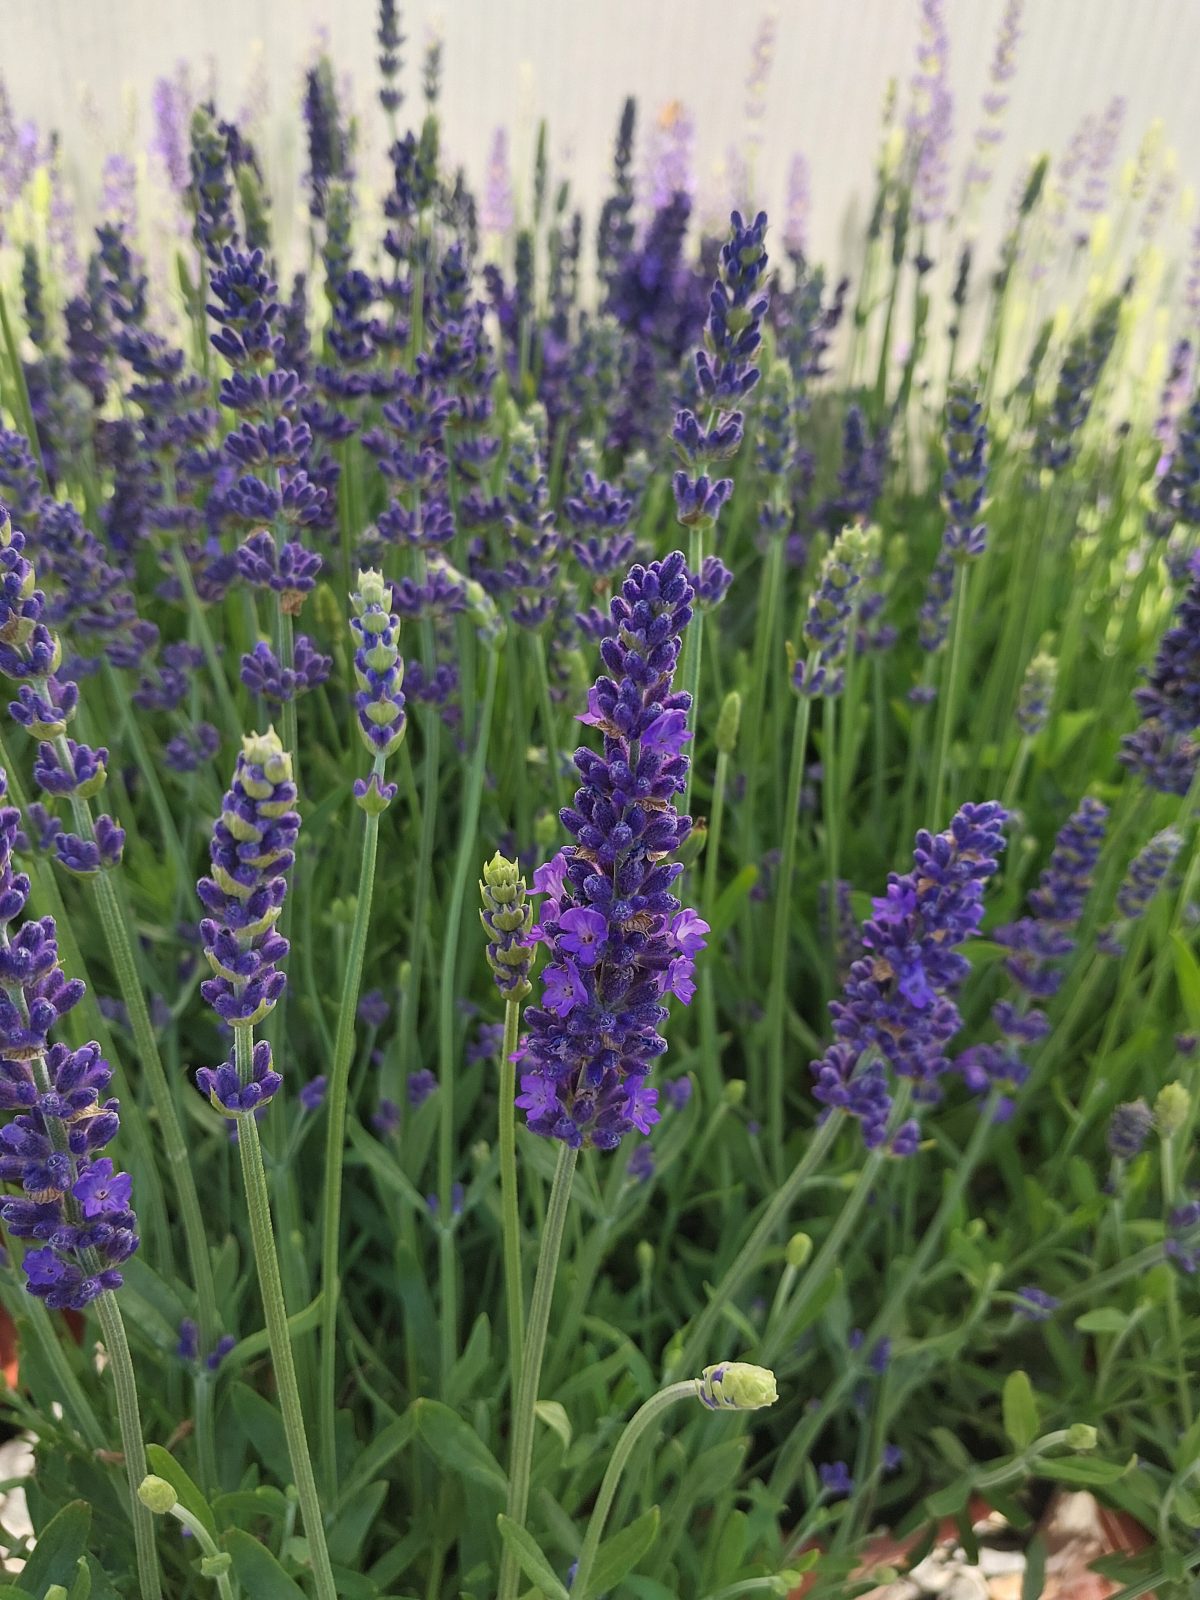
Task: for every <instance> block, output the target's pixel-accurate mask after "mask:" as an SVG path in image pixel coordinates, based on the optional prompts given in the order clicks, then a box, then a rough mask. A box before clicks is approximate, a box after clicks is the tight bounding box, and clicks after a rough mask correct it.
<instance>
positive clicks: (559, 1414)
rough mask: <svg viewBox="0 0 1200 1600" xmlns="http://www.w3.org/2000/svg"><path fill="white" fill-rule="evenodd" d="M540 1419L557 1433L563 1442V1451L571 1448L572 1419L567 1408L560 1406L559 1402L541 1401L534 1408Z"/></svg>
mask: <svg viewBox="0 0 1200 1600" xmlns="http://www.w3.org/2000/svg"><path fill="white" fill-rule="evenodd" d="M533 1409H534V1411H535V1412H536V1413H537V1416H538V1419H539V1421H541V1422H544V1423H545V1424H546V1426H547V1427H548V1428H549V1429H550V1431H551V1432H552V1433H556V1434H557V1435H558V1437H559V1438H560V1439H561V1440H562V1444H563V1449H564V1450H569V1449H570V1448H571V1419H570V1417H568V1416H567V1408H566V1407H565V1406H560V1405H559V1403H558V1401H557V1400H539V1401H538V1403H537V1405H535V1406H534V1408H533Z"/></svg>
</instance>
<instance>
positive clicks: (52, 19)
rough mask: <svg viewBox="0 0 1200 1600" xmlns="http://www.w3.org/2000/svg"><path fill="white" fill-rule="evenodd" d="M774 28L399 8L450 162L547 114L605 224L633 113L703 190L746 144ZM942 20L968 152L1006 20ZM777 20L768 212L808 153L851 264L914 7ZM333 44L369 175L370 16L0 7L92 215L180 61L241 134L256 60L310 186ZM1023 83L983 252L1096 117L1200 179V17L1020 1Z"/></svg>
mask: <svg viewBox="0 0 1200 1600" xmlns="http://www.w3.org/2000/svg"><path fill="white" fill-rule="evenodd" d="M763 9H765V7H764V6H763V5H760V4H759V3H758V0H592V3H588V4H585V3H584V0H441V4H440V5H438V4H436V3H431V0H401V11H402V17H403V23H404V28H405V32H406V33H407V34H408V36H409V43H408V45H407V46H406V56H407V65H406V78H405V86H406V90H407V92H408V94H409V96H410V103H411V100H412V99H414V98H419V91H418V63H419V56H420V49H421V44H422V41H423V39H424V37H425V34H426V31H427V29H428V28H429V26H430V25H431V24H432V23H435V22H436V23H439V24H440V28H441V31H442V33H443V34H444V37H445V71H444V92H443V101H442V110H443V122H444V128H445V139H446V144H447V147H448V148H449V150H450V151H451V152H452V154H453V155H454V156H455V157H456V158H457V159H459V160H461V161H462V162H464V163H465V164H466V166H467V168H468V170H469V171H470V172H471V174H472V175H473V176H474V177H475V179H476V180H477V181H480V180H481V179H482V175H483V172H484V170H485V166H486V159H487V152H488V146H489V142H490V138H491V134H492V130H493V129H494V128H495V127H496V126H497V125H498V124H500V123H505V124H507V125H508V126H509V127H510V129H512V130H513V131H514V133H516V134H517V135H518V138H517V145H516V148H517V150H518V151H521V150H522V149H524V150H526V151H527V150H528V147H529V139H530V129H531V126H532V118H533V115H534V113H535V111H536V112H541V113H544V114H545V115H546V116H547V117H548V118H549V121H550V128H551V149H552V152H553V154H554V156H555V160H556V165H557V166H558V167H559V170H560V171H561V170H563V169H564V168H567V169H569V170H570V172H571V174H572V176H573V180H574V186H575V190H576V193H577V195H578V196H579V197H580V198H582V200H583V201H584V202H585V203H586V204H587V205H588V206H589V207H592V208H594V207H595V206H596V204H597V202H598V199H599V198H600V196H601V195H602V194H603V192H604V186H605V184H606V181H607V171H608V164H609V159H610V149H611V144H612V135H613V129H614V126H615V121H616V116H617V112H618V109H619V106H620V101H621V97H622V95H623V94H624V93H626V92H632V93H634V94H636V95H637V96H638V99H639V103H640V107H641V109H642V113H643V115H644V116H645V117H647V118H649V117H650V116H652V115H653V114H654V112H655V110H656V109H657V108H658V107H659V106H661V105H662V104H663V103H665V102H666V101H668V100H672V99H680V100H683V101H684V102H686V104H687V105H688V106H689V108H690V109H691V110H692V112H693V113H694V114H695V116H696V119H697V122H698V125H699V130H700V137H699V157H700V160H699V166H700V171H701V175H702V177H703V175H704V174H706V173H707V172H708V171H709V170H710V168H711V166H712V164H713V163H714V162H715V161H716V160H717V159H718V158H719V157H720V155H721V153H722V151H723V150H724V148H725V147H726V146H727V145H728V144H729V142H730V141H733V140H736V139H737V138H738V137H739V133H740V130H741V128H742V126H743V120H744V113H743V107H744V93H743V84H744V80H745V77H746V72H747V67H748V63H749V58H750V47H751V42H752V39H753V37H754V34H755V31H756V28H757V26H758V23H759V20H760V17H761V15H762V11H763ZM946 9H947V15H948V20H949V25H950V32H951V74H952V82H953V86H954V89H955V95H956V132H958V133H959V134H960V135H962V136H965V135H967V134H968V133H969V131H970V130H971V129H972V128H973V126H974V123H975V120H976V117H977V115H978V106H979V98H980V95H981V93H982V91H983V88H984V85H985V80H986V75H987V67H988V61H989V58H990V55H991V51H992V44H993V38H994V34H995V27H996V22H997V20H998V17H999V15H1000V12H1001V9H1002V0H947V7H946ZM776 10H777V13H778V18H779V30H778V48H777V55H776V60H775V65H774V69H773V72H772V76H771V80H770V86H769V93H768V101H767V128H768V137H767V146H766V150H765V152H764V156H763V159H762V162H761V188H762V191H763V193H762V198H763V199H764V200H765V201H766V202H767V203H768V206H769V205H770V203H771V202H772V201H774V202H775V203H776V204H777V205H778V204H779V202H780V201H781V198H782V194H783V189H784V183H785V174H786V170H787V165H788V162H789V159H790V157H791V154H792V152H793V151H794V150H797V149H801V150H803V151H804V152H805V153H806V154H807V155H808V157H809V159H810V162H811V166H812V172H813V180H812V190H813V211H814V215H813V225H812V234H813V244H814V254H815V255H817V257H818V258H824V259H826V260H829V261H832V262H837V261H838V260H839V259H840V258H841V255H842V248H841V239H842V237H843V228H844V226H845V219H846V212H847V206H848V205H849V204H850V203H851V202H852V201H853V200H854V198H855V197H856V196H857V197H858V199H859V201H860V204H861V199H862V196H863V193H864V190H865V188H866V186H867V184H868V183H869V181H870V174H871V164H872V156H873V153H874V150H875V147H876V141H877V133H878V125H879V107H880V103H881V99H882V96H883V92H884V88H885V85H886V83H887V81H888V79H889V78H890V77H893V76H895V77H898V78H899V79H900V80H901V86H902V88H903V86H904V84H905V83H906V82H907V79H908V77H909V75H910V73H911V71H912V67H913V56H914V45H915V41H916V36H917V7H916V0H781V3H780V4H778V5H777V7H776ZM318 27H324V28H325V29H327V32H328V38H329V43H330V45H331V48H332V52H333V55H334V57H335V59H336V61H337V62H338V64H339V66H340V67H341V68H343V69H345V70H346V71H347V72H348V73H349V74H350V75H351V77H352V79H353V83H354V90H355V97H356V100H357V103H358V104H359V106H360V107H361V108H362V109H363V110H364V111H365V112H366V113H367V115H366V119H365V120H366V122H367V124H368V125H369V129H370V131H369V134H368V140H369V144H368V148H367V150H366V151H365V152H364V164H365V166H366V168H367V170H372V163H373V162H375V163H377V162H378V159H379V156H380V153H381V150H382V145H383V128H382V119H381V114H380V113H378V110H377V108H375V107H374V105H373V102H372V100H371V99H370V96H371V94H372V92H373V90H374V87H375V82H376V79H375V65H374V54H375V45H374V28H375V4H374V0H0V40H2V53H0V69H2V70H3V72H4V75H5V77H6V78H7V81H8V84H9V89H10V92H11V94H12V97H13V101H14V104H15V107H16V109H17V112H18V114H19V115H21V116H31V117H35V118H36V119H38V121H39V122H41V123H42V124H43V126H56V127H58V128H60V129H61V130H62V132H63V134H64V137H65V143H66V147H67V151H68V161H69V170H70V172H71V176H72V178H73V179H74V180H75V181H76V182H77V183H78V185H79V186H80V188H81V189H82V191H83V192H84V194H85V196H86V195H87V194H94V192H95V187H96V183H97V178H98V173H99V168H100V163H101V161H102V159H103V155H104V153H105V147H106V145H107V146H109V147H111V146H113V145H122V146H123V147H124V148H125V149H126V150H127V151H129V152H130V153H135V152H136V151H138V150H140V149H144V148H145V144H146V142H147V140H148V137H149V128H150V123H149V115H148V106H149V95H150V89H151V86H152V84H153V81H154V79H155V77H156V76H157V75H159V74H160V73H164V72H167V71H169V70H170V69H171V68H172V67H173V65H174V63H175V61H176V60H177V59H178V58H180V57H187V58H189V59H190V60H192V61H193V62H194V63H195V64H196V65H197V68H198V70H199V72H200V74H201V75H203V74H205V73H206V72H211V73H212V76H213V79H214V81H215V86H216V89H217V93H218V97H219V101H220V104H221V105H222V108H223V109H227V110H229V111H233V112H236V110H237V109H238V107H239V105H240V104H241V103H242V101H243V100H244V88H245V84H246V81H247V78H248V77H249V76H250V74H251V71H252V69H253V66H254V62H255V60H256V59H258V60H260V61H261V62H262V63H263V65H264V66H265V71H266V79H267V83H268V91H269V119H270V126H271V128H272V130H273V132H272V137H271V142H270V148H269V151H268V155H269V162H270V167H271V171H272V176H273V179H274V181H275V182H276V183H278V184H280V185H282V186H284V187H287V186H289V185H291V184H294V181H295V178H296V176H297V173H298V171H299V170H300V168H301V167H302V164H303V161H302V152H301V148H300V141H299V133H298V122H297V111H296V107H297V104H298V97H299V83H300V78H301V74H302V71H303V68H304V65H305V62H306V60H307V59H308V57H309V56H310V54H311V51H312V48H313V43H314V39H315V37H316V31H317V29H318ZM256 44H257V45H260V46H261V48H262V51H263V53H262V54H261V55H259V56H257V57H256ZM1018 61H1019V65H1018V73H1017V77H1016V80H1015V82H1014V83H1013V85H1012V101H1011V106H1010V110H1009V118H1008V134H1007V138H1006V143H1005V145H1004V147H1003V150H1002V153H1001V157H1000V163H999V179H998V182H997V184H996V185H995V189H994V194H993V198H992V210H991V230H990V231H994V227H995V225H996V219H997V217H998V216H999V214H1000V212H1001V210H1002V208H1003V204H1004V201H1005V200H1006V198H1007V196H1008V194H1009V191H1010V190H1011V187H1012V184H1013V181H1014V178H1015V175H1016V173H1017V171H1018V170H1019V167H1020V164H1021V159H1022V158H1023V157H1024V156H1026V155H1029V154H1032V153H1035V152H1037V151H1039V150H1042V149H1047V150H1051V151H1058V150H1061V149H1062V147H1063V146H1064V145H1065V143H1066V141H1067V140H1068V138H1069V137H1070V134H1071V132H1072V131H1073V129H1074V127H1075V126H1076V125H1077V123H1078V122H1079V120H1080V118H1081V116H1082V115H1083V114H1084V113H1085V112H1088V111H1098V110H1100V109H1102V108H1103V106H1104V105H1105V104H1106V103H1107V101H1108V100H1109V99H1110V98H1111V96H1113V95H1114V94H1121V95H1124V96H1125V97H1126V98H1127V100H1128V105H1129V110H1128V116H1127V119H1126V123H1125V128H1124V133H1123V136H1122V143H1121V157H1122V158H1123V159H1124V158H1128V157H1130V156H1131V155H1132V154H1133V153H1134V151H1135V149H1136V147H1137V143H1138V140H1139V138H1140V137H1141V135H1142V133H1143V132H1144V130H1145V128H1146V127H1147V125H1148V124H1149V123H1150V121H1151V120H1152V119H1153V118H1154V117H1161V118H1163V119H1164V121H1165V124H1166V132H1167V138H1168V141H1169V142H1170V143H1171V144H1173V145H1174V146H1175V148H1176V149H1177V150H1178V154H1179V160H1180V170H1181V176H1182V178H1183V180H1184V183H1185V184H1188V183H1191V182H1193V181H1195V180H1197V179H1198V178H1200V94H1197V64H1198V63H1200V0H1027V4H1026V12H1025V20H1024V37H1023V38H1022V40H1021V44H1020V47H1019V57H1018ZM522 130H523V138H524V143H523V144H522V140H521V133H522ZM965 142H966V141H965V137H963V138H962V139H961V145H960V148H961V149H962V159H964V160H965ZM372 145H373V150H372V148H371V146H372ZM589 231H590V230H589Z"/></svg>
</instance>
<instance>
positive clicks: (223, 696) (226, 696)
mask: <svg viewBox="0 0 1200 1600" xmlns="http://www.w3.org/2000/svg"><path fill="white" fill-rule="evenodd" d="M170 550H171V565H172V566H173V567H174V569H175V576H176V577H177V578H178V579H179V586H180V588H181V589H182V590H183V598H184V601H185V602H186V604H187V609H188V615H189V616H190V617H191V619H192V626H193V627H194V628H195V630H196V637H197V638H198V639H199V641H200V648H201V650H202V651H203V652H204V660H205V663H206V665H207V667H208V675H209V678H210V679H211V681H212V686H213V689H214V690H215V692H216V696H217V703H218V704H219V705H220V707H221V718H222V721H223V722H224V723H225V733H226V735H227V737H228V738H229V739H230V740H232V742H233V745H234V748H235V749H236V748H237V747H238V746H239V745H240V744H241V742H242V719H241V717H240V716H239V715H238V709H237V707H236V706H235V705H234V703H233V695H232V694H231V693H230V692H229V683H228V680H227V679H226V676H225V671H224V668H223V667H222V665H221V658H220V656H219V655H218V654H217V646H216V641H215V640H214V639H213V636H212V629H211V628H210V627H209V625H208V618H207V616H205V614H204V607H203V606H202V605H201V604H200V596H199V595H198V594H197V593H196V585H195V583H194V582H193V581H192V569H191V568H190V567H189V566H188V564H187V557H186V556H185V555H184V553H183V550H182V547H181V546H180V544H179V542H178V540H173V541H172V542H171V545H170Z"/></svg>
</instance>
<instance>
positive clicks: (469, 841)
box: [438, 646, 500, 1384]
mask: <svg viewBox="0 0 1200 1600" xmlns="http://www.w3.org/2000/svg"><path fill="white" fill-rule="evenodd" d="M499 668H500V649H499V646H493V647H492V649H490V650H489V651H488V663H487V679H486V682H485V685H484V691H483V701H482V703H481V705H480V709H479V732H478V737H477V738H476V741H475V750H474V752H473V754H472V756H471V766H470V769H469V771H468V776H467V788H466V794H465V795H464V797H463V808H462V817H461V821H460V824H459V836H458V858H457V860H456V861H455V863H454V878H453V881H452V883H451V887H450V899H449V902H448V904H447V907H446V925H445V930H444V936H443V944H442V973H441V988H440V992H439V994H438V1193H439V1195H440V1197H441V1208H440V1218H439V1220H440V1223H441V1234H440V1236H439V1239H438V1256H439V1271H440V1284H441V1291H442V1315H441V1335H442V1382H443V1384H444V1383H445V1382H446V1380H447V1378H448V1377H449V1376H450V1368H451V1366H452V1365H453V1364H454V1359H455V1356H456V1355H457V1351H458V1262H457V1259H456V1254H455V1249H454V1232H453V1228H452V1223H453V1204H452V1202H453V1188H454V1099H455V1096H454V1088H455V1067H456V1062H455V1059H454V1011H455V1004H456V999H457V995H458V984H457V981H456V975H457V970H458V953H459V951H458V946H459V930H460V928H461V927H462V912H463V901H464V900H465V898H466V892H467V878H468V875H469V873H470V871H471V864H472V862H474V861H475V859H476V848H475V836H476V832H477V830H478V825H479V804H480V801H481V799H482V797H483V774H484V768H485V767H486V765H487V753H488V738H489V735H490V733H491V727H492V707H493V705H494V704H495V699H496V678H497V674H498V672H499Z"/></svg>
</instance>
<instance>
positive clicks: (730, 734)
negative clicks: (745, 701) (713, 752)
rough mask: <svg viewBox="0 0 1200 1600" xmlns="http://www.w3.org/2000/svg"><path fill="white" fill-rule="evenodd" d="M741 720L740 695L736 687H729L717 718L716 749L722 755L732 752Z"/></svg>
mask: <svg viewBox="0 0 1200 1600" xmlns="http://www.w3.org/2000/svg"><path fill="white" fill-rule="evenodd" d="M741 720H742V697H741V695H740V694H739V693H738V692H737V690H736V689H731V690H730V691H729V693H728V694H727V695H726V696H725V700H724V703H723V704H722V706H721V714H720V716H719V717H718V718H717V749H718V751H719V752H720V753H721V754H722V755H725V756H728V755H732V754H733V750H734V746H735V745H736V744H737V737H738V725H739V724H740V722H741Z"/></svg>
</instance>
